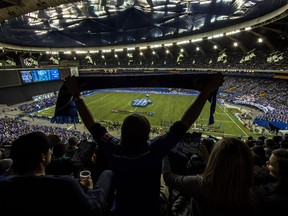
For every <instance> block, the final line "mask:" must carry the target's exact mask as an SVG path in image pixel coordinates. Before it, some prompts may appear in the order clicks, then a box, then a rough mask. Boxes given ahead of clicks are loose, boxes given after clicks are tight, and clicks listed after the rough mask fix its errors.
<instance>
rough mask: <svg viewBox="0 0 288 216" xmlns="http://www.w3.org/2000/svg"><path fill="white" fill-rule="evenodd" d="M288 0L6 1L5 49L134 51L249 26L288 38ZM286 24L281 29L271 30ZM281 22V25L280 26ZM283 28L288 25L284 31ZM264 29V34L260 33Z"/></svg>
mask: <svg viewBox="0 0 288 216" xmlns="http://www.w3.org/2000/svg"><path fill="white" fill-rule="evenodd" d="M287 3H288V0H110V1H108V0H83V1H75V0H74V1H73V0H70V1H69V0H53V1H48V0H46V1H45V0H42V1H39V0H25V1H20V0H4V1H3V0H0V21H1V24H0V27H1V28H0V46H2V47H7V48H12V49H13V48H14V49H21V47H22V49H26V48H27V47H29V48H28V49H29V50H32V51H33V50H35V51H36V50H45V49H46V50H52V49H53V48H55V49H56V50H57V49H59V50H62V51H63V50H65V49H67V50H69V49H71V48H76V49H77V48H82V49H83V48H84V49H85V48H89V49H91V48H93V47H94V48H99V47H100V48H101V47H102V48H103V47H105V48H107V47H109V46H111V47H114V48H115V49H117V48H129V47H133V46H134V47H135V46H138V47H140V46H153V45H155V44H156V43H160V42H161V43H167V44H169V43H171V44H175V43H179V44H180V43H184V42H185V41H190V42H191V41H192V42H193V41H197V40H198V39H199V38H209V37H213V38H216V37H218V36H221V35H222V34H223V33H224V34H226V35H229V34H232V33H234V32H236V31H239V30H245V29H247V28H251V29H254V28H255V29H258V33H257V34H258V35H260V36H261V34H262V33H267V30H268V29H269V31H270V32H274V33H275V32H276V33H277V34H279V35H281V34H282V35H283V37H286V36H287V19H286V21H285V22H283V20H284V19H285V17H286V15H287V11H288V5H287ZM279 20H282V27H281V28H279V25H274V26H270V27H269V28H268V27H267V26H268V24H270V23H275V22H276V21H279ZM278 23H279V22H278ZM283 25H284V26H285V30H286V31H284V32H282V30H283ZM259 29H261V30H259Z"/></svg>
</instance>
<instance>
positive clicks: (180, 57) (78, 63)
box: [0, 0, 288, 134]
mask: <svg viewBox="0 0 288 216" xmlns="http://www.w3.org/2000/svg"><path fill="white" fill-rule="evenodd" d="M287 3H288V1H287V0H205V1H204V0H190V1H185V0H170V1H166V0H165V1H163V0H159V1H154V0H147V1H144V0H139V1H132V0H115V1H114V0H113V1H101V0H82V1H77V0H53V1H45V0H25V1H19V0H1V1H0V22H1V23H0V25H1V28H0V76H1V79H0V98H1V99H0V104H1V106H2V107H3V108H2V109H3V110H4V111H5V110H7V109H8V108H7V107H9V106H13V105H14V106H15V105H16V104H21V103H26V102H31V101H33V102H35V98H38V99H39V98H41V97H45V96H43V95H46V96H47V95H48V96H49V95H53V94H54V93H55V94H56V93H57V91H58V90H59V88H60V86H61V84H62V81H61V79H63V78H65V77H66V76H68V75H70V74H75V75H78V76H101V75H116V74H117V75H119V74H121V75H125V74H135V76H137V75H138V74H147V73H149V74H153V73H154V74H157V73H169V74H174V73H175V74H181V73H213V72H218V71H220V72H222V73H223V74H224V75H225V77H226V78H227V79H229V82H228V81H227V84H226V85H224V86H223V88H222V95H221V97H222V98H223V101H226V102H229V103H231V104H237V103H238V105H239V104H240V105H241V106H242V105H244V106H248V107H249V108H251V107H253V108H255V109H257V110H258V111H259V110H260V111H261V112H262V113H263V114H262V115H259V116H258V117H257V118H255V116H254V117H253V118H254V119H252V121H248V123H247V122H246V121H245V118H246V117H247V115H248V114H247V113H240V114H239V115H238V117H239V116H240V117H241V116H244V117H243V118H241V119H242V121H243V125H245V126H248V128H249V130H250V129H251V128H252V126H253V127H255V125H256V126H263V127H264V128H265V129H267V130H272V131H275V130H276V131H278V132H279V130H280V131H283V133H285V131H287V130H288V121H287V116H288V115H287V110H288V109H287V106H288V104H287V101H288V100H287V98H288V95H287V92H288V91H287V79H288V75H287V73H288V72H287V64H288V59H287V56H288V55H287V53H288V50H287V42H288V25H287V23H288V22H287V19H288V18H287V15H288V11H287V10H288V4H287ZM38 70H40V72H39V71H38ZM43 70H44V72H43ZM30 71H33V72H30ZM50 71H54V75H52V74H50ZM30 73H32V74H30ZM40 73H45V74H46V73H49V74H50V75H47V77H46V78H45V79H47V80H45V81H49V82H39V79H40V78H39V77H38V76H40ZM51 73H52V72H51ZM55 73H56V74H55ZM57 73H59V74H57ZM35 74H37V75H35ZM30 76H31V77H33V79H34V78H35V76H37V77H38V78H35V79H38V80H36V81H35V80H32V81H28V82H29V83H28V84H29V85H27V83H25V81H23V79H25V77H26V78H27V77H30ZM252 78H253V79H254V80H255V82H256V81H257V82H258V84H257V83H256V84H255V83H254V82H253V81H252V83H251V79H252ZM43 79H44V78H43ZM51 79H52V80H51ZM249 82H250V83H249ZM254 85H255V86H254ZM249 87H251V88H252V87H253V89H247V88H249ZM270 88H271V89H270ZM231 92H232V93H235V92H236V93H238V94H237V96H235V95H234V98H232V96H231V94H229V93H231ZM239 94H242V95H239ZM245 94H246V96H245ZM247 94H248V95H247ZM243 95H244V96H243ZM255 95H256V96H257V98H255V97H254V96H255ZM48 96H47V97H48ZM274 98H277V99H275V100H274ZM271 100H272V102H271ZM269 101H270V103H268V102H269ZM243 119H244V120H243ZM246 119H247V118H246ZM272 134H273V133H272Z"/></svg>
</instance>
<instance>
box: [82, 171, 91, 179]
mask: <svg viewBox="0 0 288 216" xmlns="http://www.w3.org/2000/svg"><path fill="white" fill-rule="evenodd" d="M89 176H91V172H90V171H89V170H82V171H81V172H80V178H81V179H86V178H89Z"/></svg>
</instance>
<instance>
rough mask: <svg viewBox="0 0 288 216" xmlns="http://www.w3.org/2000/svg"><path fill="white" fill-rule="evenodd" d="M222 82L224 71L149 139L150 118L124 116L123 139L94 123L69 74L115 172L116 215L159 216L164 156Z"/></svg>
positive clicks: (75, 97) (73, 80)
mask: <svg viewBox="0 0 288 216" xmlns="http://www.w3.org/2000/svg"><path fill="white" fill-rule="evenodd" d="M223 82H224V78H223V75H222V74H221V73H218V74H213V75H212V77H211V78H210V79H209V80H208V82H207V83H206V85H205V86H204V88H203V89H202V90H201V92H200V94H199V95H198V97H197V98H196V100H195V101H194V102H193V103H192V104H191V105H190V106H189V107H188V109H187V110H186V111H185V112H184V114H183V116H182V118H181V119H180V120H179V121H176V122H175V123H174V124H173V125H172V126H171V127H170V129H169V130H168V131H167V132H166V133H163V134H162V135H160V136H159V137H157V138H155V139H154V140H149V134H150V129H151V128H150V122H149V120H148V119H147V118H146V117H145V116H143V115H139V114H135V113H133V114H131V115H128V116H127V117H126V118H125V119H124V121H123V124H122V127H121V138H120V139H118V138H117V137H114V136H112V135H111V134H109V132H108V131H107V129H106V128H105V127H103V126H102V125H101V124H100V123H98V122H95V120H94V117H93V116H92V114H91V112H90V111H89V110H88V107H87V106H86V104H85V102H84V100H83V99H82V98H81V92H80V90H79V83H78V82H77V79H76V77H75V76H68V77H66V79H65V81H64V84H65V85H66V87H67V89H68V91H69V92H70V94H71V95H72V96H73V100H74V101H75V104H76V107H77V110H78V112H79V114H80V117H81V119H82V121H83V123H84V124H85V126H86V128H87V129H88V130H89V132H90V133H91V134H92V135H93V138H94V140H95V141H96V142H97V143H98V144H99V148H100V149H101V150H102V151H103V152H104V153H105V155H106V157H107V160H108V161H109V163H110V165H111V167H112V170H113V172H114V174H115V179H116V193H115V213H116V215H117V216H135V215H137V216H148V215H149V216H159V214H160V176H161V168H162V159H163V157H164V156H165V155H166V154H168V152H169V151H170V150H171V149H172V148H173V147H174V146H175V145H176V144H177V143H178V142H179V141H180V139H181V138H182V137H183V136H184V134H185V133H186V132H187V131H188V129H189V128H190V127H191V125H192V124H193V123H194V122H195V121H196V119H197V118H198V116H199V115H200V113H201V111H202V109H203V107H204V105H205V103H206V101H207V100H208V98H209V97H210V96H211V95H212V94H213V93H215V91H216V90H217V89H218V88H219V86H221V85H222V83H223Z"/></svg>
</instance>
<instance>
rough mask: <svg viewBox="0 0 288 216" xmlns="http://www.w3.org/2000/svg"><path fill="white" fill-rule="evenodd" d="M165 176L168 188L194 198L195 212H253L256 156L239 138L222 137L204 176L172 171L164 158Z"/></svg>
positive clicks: (231, 215)
mask: <svg viewBox="0 0 288 216" xmlns="http://www.w3.org/2000/svg"><path fill="white" fill-rule="evenodd" d="M163 177H164V180H165V182H166V184H167V185H168V187H170V188H173V189H176V190H179V191H180V192H182V193H185V194H187V195H190V196H191V197H192V202H191V212H192V215H201V216H205V215H221V216H223V215H229V216H234V215H237V216H239V215H243V216H244V215H245V216H246V215H252V214H253V208H252V205H251V202H250V192H249V191H250V187H251V185H252V182H253V158H252V153H251V151H250V149H249V148H248V146H247V145H245V144H244V142H243V141H241V140H240V139H239V138H236V137H225V138H223V139H221V140H218V141H217V142H216V143H215V145H214V147H213V149H212V152H211V154H210V156H209V159H208V162H207V165H206V168H205V170H204V172H203V174H201V175H191V176H181V175H177V174H174V173H171V171H170V165H169V161H168V159H167V158H165V159H164V160H163Z"/></svg>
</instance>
